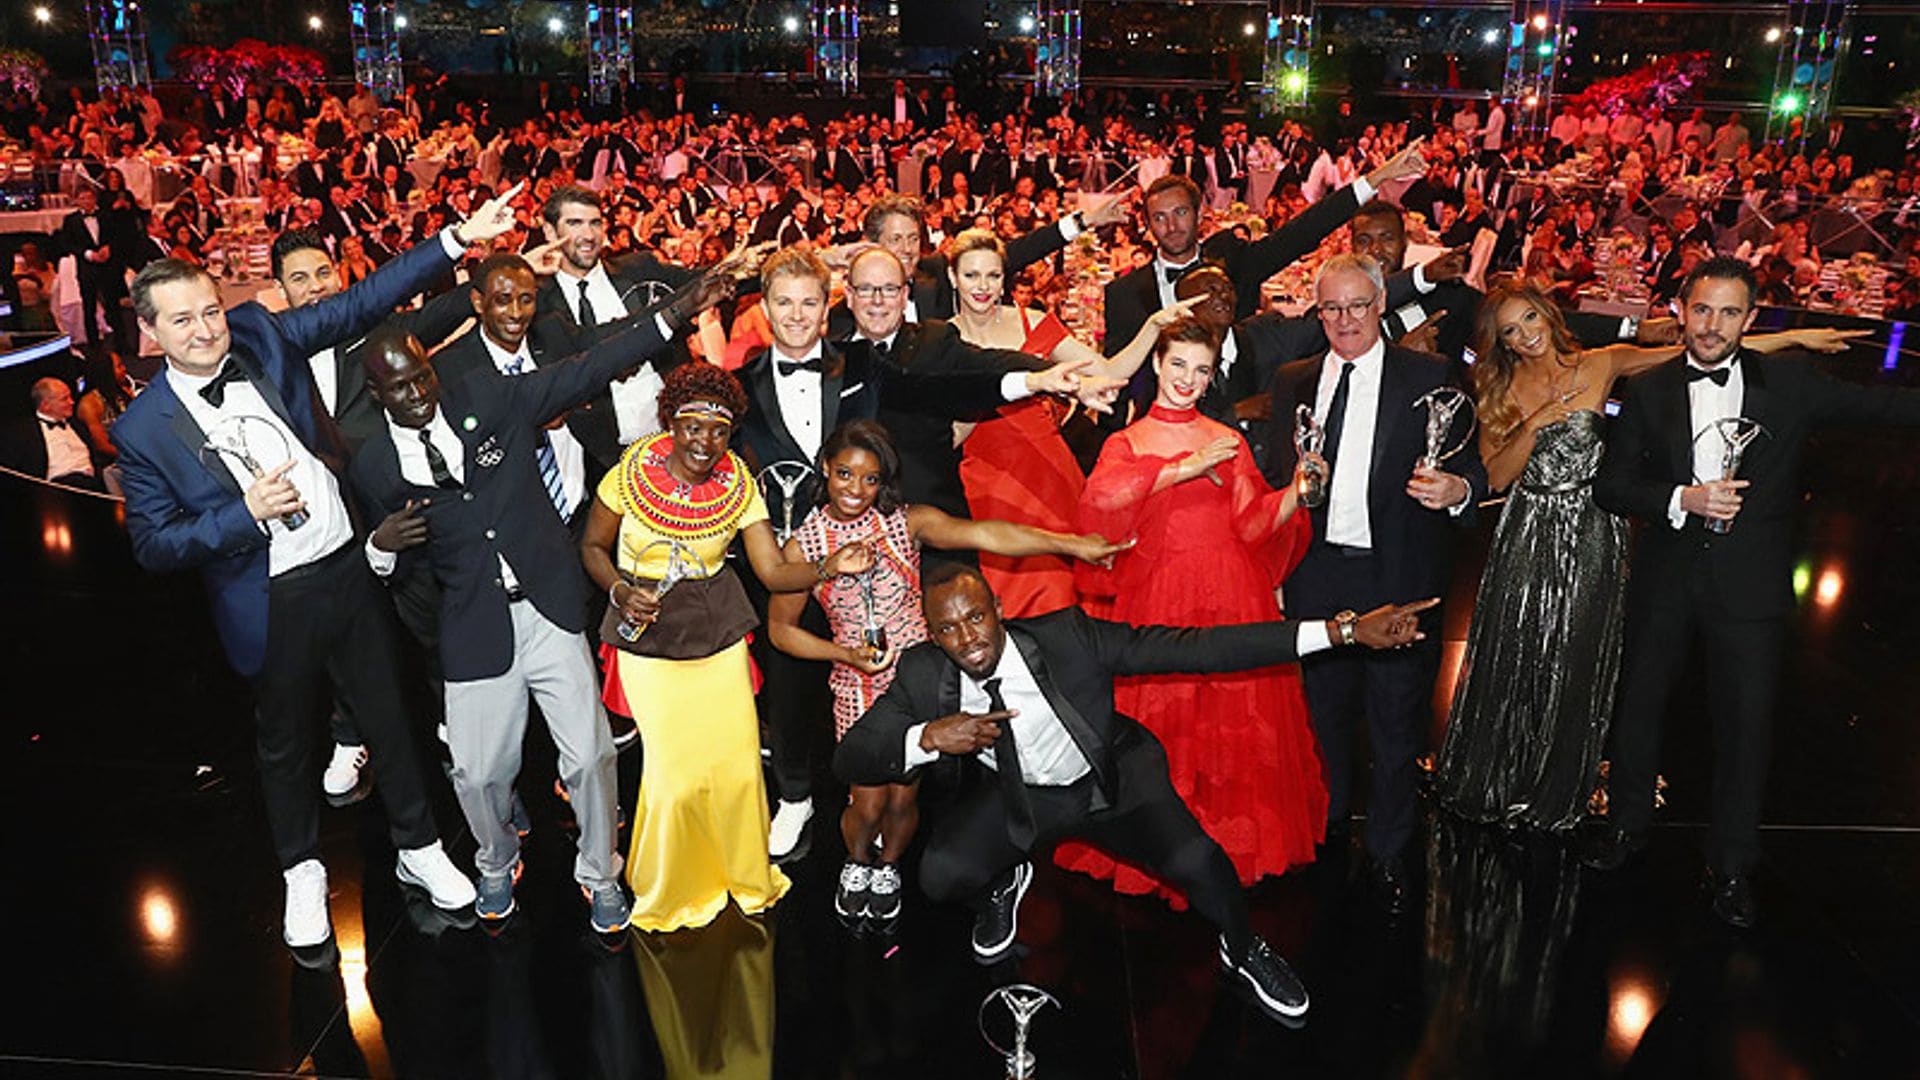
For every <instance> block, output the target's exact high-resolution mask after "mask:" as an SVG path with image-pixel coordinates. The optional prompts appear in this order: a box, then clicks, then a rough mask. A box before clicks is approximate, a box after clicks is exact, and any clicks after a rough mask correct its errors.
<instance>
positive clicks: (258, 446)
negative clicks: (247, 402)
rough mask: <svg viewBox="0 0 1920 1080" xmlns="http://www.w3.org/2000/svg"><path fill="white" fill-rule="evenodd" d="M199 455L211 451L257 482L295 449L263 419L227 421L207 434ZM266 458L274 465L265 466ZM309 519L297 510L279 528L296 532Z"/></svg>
mask: <svg viewBox="0 0 1920 1080" xmlns="http://www.w3.org/2000/svg"><path fill="white" fill-rule="evenodd" d="M200 451H201V453H206V452H208V451H212V452H213V453H215V454H219V455H222V456H224V457H229V458H232V459H233V460H235V461H237V462H239V463H240V465H241V467H242V468H244V469H246V470H247V472H248V473H250V474H252V476H253V478H254V479H255V480H258V479H260V478H261V477H263V476H265V475H267V472H268V470H269V469H273V468H278V467H279V466H280V465H281V464H282V463H284V462H286V461H287V460H289V459H290V458H292V457H293V447H291V446H288V445H287V437H286V436H284V435H282V434H280V429H279V428H277V427H274V426H273V423H272V422H271V421H269V420H268V419H267V418H266V417H264V416H229V417H227V418H226V419H225V420H222V421H220V422H219V423H218V424H215V425H214V426H213V430H211V431H209V432H207V441H206V443H205V444H204V445H202V446H201V447H200ZM263 455H264V456H265V457H268V458H271V459H272V460H273V464H272V465H269V466H262V465H261V464H260V459H261V457H262V456H263ZM307 516H308V515H307V512H306V511H305V510H294V511H292V512H291V513H286V514H282V515H280V524H282V525H285V526H286V527H287V528H288V529H290V530H291V529H297V528H299V527H300V526H302V525H305V524H306V523H307Z"/></svg>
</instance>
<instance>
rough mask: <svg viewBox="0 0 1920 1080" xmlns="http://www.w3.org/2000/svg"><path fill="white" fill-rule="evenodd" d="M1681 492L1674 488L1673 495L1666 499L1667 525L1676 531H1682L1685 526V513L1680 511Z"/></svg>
mask: <svg viewBox="0 0 1920 1080" xmlns="http://www.w3.org/2000/svg"><path fill="white" fill-rule="evenodd" d="M1681 490H1682V489H1681V488H1679V487H1675V488H1674V489H1673V494H1672V495H1671V496H1669V497H1668V498H1667V524H1668V525H1671V526H1673V527H1674V528H1676V529H1683V528H1685V527H1686V524H1687V512H1686V511H1685V510H1682V509H1680V492H1681Z"/></svg>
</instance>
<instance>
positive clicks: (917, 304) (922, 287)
mask: <svg viewBox="0 0 1920 1080" xmlns="http://www.w3.org/2000/svg"><path fill="white" fill-rule="evenodd" d="M1066 246H1067V238H1066V234H1064V233H1062V232H1061V231H1060V224H1059V222H1057V221H1054V222H1048V223H1047V224H1045V225H1042V226H1040V227H1039V228H1037V229H1034V230H1033V231H1032V232H1030V233H1027V234H1026V235H1025V236H1022V237H1020V238H1018V239H1016V240H1013V241H1011V242H1009V243H1008V244H1007V260H1006V271H1007V281H1008V282H1009V283H1011V282H1012V281H1013V279H1014V277H1015V275H1017V274H1019V273H1020V271H1022V270H1025V269H1026V268H1027V267H1029V266H1032V265H1033V264H1034V263H1037V262H1039V261H1040V260H1041V259H1044V258H1046V257H1047V256H1049V255H1051V254H1053V253H1054V252H1056V251H1059V250H1060V249H1061V248H1063V247H1066ZM908 287H909V288H911V289H912V290H913V310H914V314H916V315H918V316H919V317H920V321H921V322H923V323H925V322H931V321H933V320H935V319H951V318H953V312H954V304H955V302H956V295H957V294H956V293H955V292H954V288H953V281H952V280H951V279H950V278H949V277H948V276H947V257H946V256H945V255H942V254H940V253H939V252H935V253H933V254H931V255H927V256H924V257H922V258H921V260H920V261H919V262H918V263H916V264H915V265H914V268H913V280H912V281H910V282H909V283H908ZM1155 308H1156V310H1157V309H1158V305H1155ZM853 334H854V322H853V312H852V311H850V310H848V309H847V301H846V298H845V297H842V298H841V299H839V300H837V301H835V302H834V305H833V307H832V308H830V309H829V310H828V311H827V336H828V337H830V338H832V339H834V340H835V341H844V340H846V339H847V338H850V337H852V336H853Z"/></svg>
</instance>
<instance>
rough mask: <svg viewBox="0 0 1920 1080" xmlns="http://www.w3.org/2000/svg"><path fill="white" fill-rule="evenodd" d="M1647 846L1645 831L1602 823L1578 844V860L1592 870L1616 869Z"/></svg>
mask: <svg viewBox="0 0 1920 1080" xmlns="http://www.w3.org/2000/svg"><path fill="white" fill-rule="evenodd" d="M1646 847H1647V837H1646V834H1645V833H1636V832H1628V831H1627V830H1625V829H1622V828H1620V827H1619V826H1617V825H1604V826H1602V827H1601V828H1600V829H1598V830H1597V831H1595V832H1592V833H1589V834H1588V835H1587V837H1586V839H1585V840H1584V841H1583V842H1582V843H1581V845H1580V849H1581V850H1580V862H1581V863H1582V864H1584V865H1586V866H1588V867H1590V868H1592V869H1594V870H1618V869H1620V868H1621V867H1622V866H1624V865H1626V862H1627V860H1628V859H1630V858H1632V857H1633V856H1635V855H1638V854H1639V853H1640V852H1642V851H1645V850H1646Z"/></svg>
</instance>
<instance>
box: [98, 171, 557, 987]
mask: <svg viewBox="0 0 1920 1080" xmlns="http://www.w3.org/2000/svg"><path fill="white" fill-rule="evenodd" d="M518 193H519V189H518V188H517V187H516V188H514V189H512V190H509V191H508V192H506V193H505V194H504V195H502V196H501V197H500V198H498V199H495V200H493V201H491V202H488V203H487V204H485V205H484V206H482V207H481V208H480V209H479V210H478V211H476V212H475V214H474V216H473V218H472V219H471V220H469V221H467V222H464V223H462V224H460V225H457V226H455V227H453V228H450V229H448V230H446V231H445V232H443V233H442V234H440V236H439V237H437V238H436V239H434V240H432V241H429V242H427V243H424V244H420V245H418V246H416V247H415V248H413V249H412V250H410V251H408V252H407V253H406V254H404V255H402V256H400V257H399V258H396V259H394V260H393V261H392V262H390V263H388V264H387V265H386V266H385V267H383V268H382V269H381V270H380V271H379V272H377V273H375V274H373V275H372V276H371V277H369V278H367V280H365V281H363V282H361V283H360V284H359V285H357V286H355V287H354V288H352V289H349V290H348V291H346V292H344V293H342V294H340V295H339V296H336V297H333V298H331V299H328V300H326V301H323V302H321V303H318V304H314V305H312V306H310V307H302V308H296V309H293V310H290V311H285V312H281V313H278V314H275V313H271V312H269V311H267V310H266V309H265V308H263V307H261V306H260V305H259V304H256V303H246V304H242V305H240V306H239V307H236V308H234V309H233V310H232V311H231V312H229V311H227V310H225V309H224V308H223V307H222V306H221V303H220V293H219V289H218V288H217V286H216V285H215V284H214V281H213V279H212V278H211V277H209V276H208V275H207V273H206V272H205V271H204V270H201V269H200V268H198V267H196V266H193V265H192V264H189V263H184V262H181V261H179V260H175V259H160V260H157V261H155V262H153V263H150V264H148V266H147V267H146V268H145V269H143V270H141V271H140V273H139V274H138V275H137V276H136V277H135V278H134V282H133V297H134V311H135V314H136V316H137V317H138V319H139V322H140V327H141V329H142V330H143V331H145V332H146V333H147V334H149V335H151V336H152V337H153V339H154V340H155V341H156V342H158V343H159V345H160V348H161V351H162V352H164V353H165V354H166V361H167V366H166V372H165V374H164V375H163V376H162V377H161V378H156V379H155V380H153V382H152V384H151V385H150V386H149V387H148V389H147V392H146V393H144V394H141V395H140V397H139V398H137V399H136V400H135V402H134V404H133V405H132V406H130V407H129V408H128V409H127V412H126V413H125V414H124V415H123V416H122V417H121V418H120V420H119V422H118V423H116V424H115V425H114V427H113V431H112V436H113V441H114V444H115V445H116V446H117V447H118V448H119V451H120V462H121V469H122V471H123V473H124V480H125V491H126V497H127V531H128V533H129V534H130V535H131V537H132V541H133V553H134V558H135V559H136V560H137V561H138V562H139V563H140V565H141V566H143V567H145V568H146V569H148V570H151V571H155V572H168V571H175V570H198V571H199V572H200V575H201V578H202V580H203V581H204V582H205V585H206V589H207V595H208V598H209V599H210V600H211V601H212V606H213V619H214V625H215V627H216V628H217V629H218V631H219V633H220V640H221V643H222V645H223V646H224V647H225V649H226V654H227V660H228V662H229V663H230V664H232V665H233V668H234V670H235V671H237V672H238V673H239V674H240V675H242V676H244V677H245V678H246V679H247V680H248V681H249V682H250V683H252V685H253V690H254V696H255V702H256V710H255V723H256V725H257V733H256V734H257V753H258V757H259V765H260V780H261V788H262V790H263V793H264V795H265V799H266V804H267V805H266V810H267V825H268V828H269V830H270V831H271V832H272V834H273V841H274V848H275V850H276V853H277V854H278V855H279V857H280V865H281V869H282V871H283V873H284V874H285V877H286V882H287V903H286V911H285V920H284V937H285V939H286V942H287V944H288V945H289V946H292V947H294V948H295V949H297V950H298V949H304V948H309V947H317V946H320V945H323V944H325V943H326V942H327V941H328V940H329V939H330V938H331V936H332V933H333V931H332V924H331V921H330V920H329V918H328V916H327V878H326V868H325V867H324V866H323V865H322V864H321V862H320V859H319V807H318V805H317V802H316V800H317V799H318V798H319V795H318V793H317V790H316V788H317V785H316V784H315V783H314V775H313V774H314V773H315V772H316V771H317V764H316V762H315V760H314V754H313V750H314V746H315V744H316V742H317V741H318V738H317V736H318V732H317V731H316V728H317V727H318V726H319V725H320V724H321V723H322V722H323V721H324V715H323V714H324V711H325V708H326V706H327V705H328V704H329V703H330V702H331V700H332V696H333V695H331V694H329V693H328V692H327V690H326V684H327V683H328V682H331V683H332V684H333V685H334V690H335V692H336V693H337V694H338V695H339V696H340V697H341V698H342V699H343V700H345V701H347V702H349V703H350V704H351V705H352V707H353V709H354V713H355V715H356V717H357V718H358V719H359V722H360V725H361V729H362V731H363V732H364V733H365V734H366V736H367V738H368V739H369V741H370V742H372V743H373V745H374V748H375V753H374V755H373V761H374V768H375V771H376V773H377V774H378V777H379V782H380V788H381V790H382V792H383V793H384V797H385V802H386V805H387V812H388V815H389V817H390V818H391V819H392V820H391V825H392V835H393V840H394V845H395V847H396V848H398V849H399V858H398V860H397V864H396V866H395V873H396V874H397V876H398V877H399V878H400V880H401V881H403V882H405V883H408V884H412V885H417V886H420V887H422V888H425V889H426V890H427V891H428V892H429V893H430V894H431V896H432V898H433V902H434V903H435V904H436V905H437V906H439V907H442V908H446V909H460V908H465V907H467V906H468V905H470V904H472V903H473V900H474V890H473V884H472V882H470V881H469V880H467V878H466V876H465V875H464V874H462V873H461V872H460V871H459V870H458V869H456V868H455V867H454V865H453V863H452V862H451V861H450V860H448V858H447V856H446V854H445V852H444V851H443V850H442V849H441V846H440V841H439V839H438V834H437V832H436V829H435V826H434V823H433V817H432V814H431V812H430V810H429V807H428V805H427V799H426V793H425V790H424V788H423V787H422V774H421V772H420V769H419V766H418V763H417V762H416V761H415V758H414V751H413V748H412V745H411V743H410V741H409V735H408V729H407V725H406V723H405V719H404V715H403V714H404V707H403V705H402V703H401V700H400V696H399V694H398V691H397V686H398V683H399V680H398V679H397V677H396V673H395V672H394V670H393V663H394V660H393V658H394V656H395V655H397V652H398V650H397V648H396V647H395V646H396V636H395V634H394V631H393V628H392V622H391V615H390V613H389V611H388V608H387V605H386V603H385V600H384V598H383V597H382V596H381V595H380V592H379V585H378V584H377V583H376V582H375V581H374V579H373V577H372V576H371V573H370V572H369V570H368V569H367V566H366V564H365V561H364V560H363V559H362V558H360V553H359V545H358V544H357V543H356V542H355V528H354V523H353V521H352V519H351V517H350V514H349V511H348V508H347V504H346V502H345V500H344V499H343V498H342V497H341V484H340V478H339V476H338V472H339V470H340V469H341V468H344V461H343V459H342V454H341V449H340V447H341V443H340V439H339V433H338V432H337V431H336V430H335V429H334V427H333V424H332V422H331V418H329V417H328V416H327V415H326V413H325V412H324V410H322V409H319V408H317V407H316V400H315V396H314V390H313V375H312V372H311V371H310V370H309V369H308V366H307V357H309V356H311V355H312V354H313V353H315V352H317V351H319V350H320V349H321V348H323V347H325V346H328V345H331V344H333V343H335V342H339V341H347V340H352V339H353V338H355V337H357V336H360V335H362V334H365V333H367V332H368V331H370V330H372V329H373V328H374V326H375V325H376V324H377V323H379V322H380V321H381V320H382V319H385V318H386V317H387V316H388V315H390V314H392V312H393V309H394V308H395V307H396V306H398V305H399V304H400V303H401V302H402V301H404V300H405V299H406V298H407V297H409V296H411V295H413V294H414V293H416V292H418V291H420V289H422V288H423V287H425V286H426V285H427V284H428V283H429V282H431V281H433V280H435V279H436V278H438V277H440V276H441V275H443V274H445V273H446V272H447V270H448V269H449V267H450V266H451V264H452V263H453V262H454V261H455V260H457V259H458V258H459V257H460V256H461V254H462V253H463V252H464V251H465V249H466V248H467V246H468V245H470V244H474V243H480V242H484V241H487V240H490V239H492V238H493V237H496V236H499V235H500V234H501V233H504V232H506V231H507V229H508V228H509V227H510V226H511V225H512V224H513V211H512V208H511V206H510V202H511V200H512V198H513V196H515V195H517V194H518ZM217 446H218V447H224V449H219V450H216V449H215V447H217Z"/></svg>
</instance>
